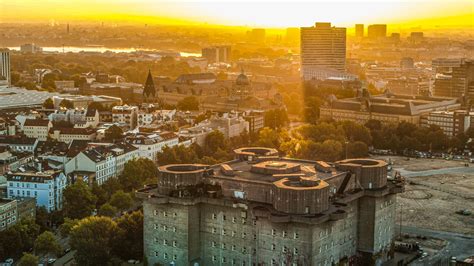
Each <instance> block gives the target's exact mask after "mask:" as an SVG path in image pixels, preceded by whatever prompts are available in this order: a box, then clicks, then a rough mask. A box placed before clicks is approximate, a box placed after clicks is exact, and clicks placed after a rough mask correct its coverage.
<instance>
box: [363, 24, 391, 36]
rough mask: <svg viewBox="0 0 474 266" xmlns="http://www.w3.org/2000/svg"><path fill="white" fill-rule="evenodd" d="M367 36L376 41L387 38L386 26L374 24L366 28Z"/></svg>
mask: <svg viewBox="0 0 474 266" xmlns="http://www.w3.org/2000/svg"><path fill="white" fill-rule="evenodd" d="M367 36H369V38H372V39H377V38H381V37H386V36H387V25H385V24H374V25H369V26H368V27H367Z"/></svg>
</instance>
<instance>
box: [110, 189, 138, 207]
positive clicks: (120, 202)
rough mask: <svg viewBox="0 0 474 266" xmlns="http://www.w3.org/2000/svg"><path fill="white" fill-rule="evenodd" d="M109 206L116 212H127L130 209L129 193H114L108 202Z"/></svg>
mask: <svg viewBox="0 0 474 266" xmlns="http://www.w3.org/2000/svg"><path fill="white" fill-rule="evenodd" d="M109 204H110V205H112V206H114V207H115V208H117V209H118V210H122V211H123V210H127V209H129V208H130V207H132V204H133V199H132V196H130V194H129V193H125V192H123V190H119V191H117V192H115V193H114V194H113V195H112V197H111V198H110V200H109Z"/></svg>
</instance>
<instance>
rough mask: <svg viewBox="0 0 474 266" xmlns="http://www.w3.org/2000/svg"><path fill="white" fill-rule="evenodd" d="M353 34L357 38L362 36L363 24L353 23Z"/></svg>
mask: <svg viewBox="0 0 474 266" xmlns="http://www.w3.org/2000/svg"><path fill="white" fill-rule="evenodd" d="M355 35H356V37H357V38H362V37H364V24H356V25H355Z"/></svg>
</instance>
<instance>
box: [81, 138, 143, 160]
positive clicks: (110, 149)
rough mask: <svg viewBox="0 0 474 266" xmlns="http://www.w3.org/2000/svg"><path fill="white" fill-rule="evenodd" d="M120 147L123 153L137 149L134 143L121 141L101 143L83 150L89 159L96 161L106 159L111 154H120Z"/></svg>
mask: <svg viewBox="0 0 474 266" xmlns="http://www.w3.org/2000/svg"><path fill="white" fill-rule="evenodd" d="M118 149H120V150H122V151H123V154H125V153H129V152H131V151H134V150H137V148H135V147H134V146H133V145H132V144H129V143H126V142H121V143H116V144H111V145H100V146H96V147H93V148H90V149H87V150H85V151H83V152H82V153H84V155H86V156H87V157H88V158H89V159H91V160H92V161H94V162H101V161H103V160H105V159H106V158H107V157H108V156H109V155H113V156H118V155H119V152H118Z"/></svg>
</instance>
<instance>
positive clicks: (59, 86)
mask: <svg viewBox="0 0 474 266" xmlns="http://www.w3.org/2000/svg"><path fill="white" fill-rule="evenodd" d="M54 85H55V86H56V90H57V91H60V92H77V91H79V88H76V87H75V86H74V80H55V81H54Z"/></svg>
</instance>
